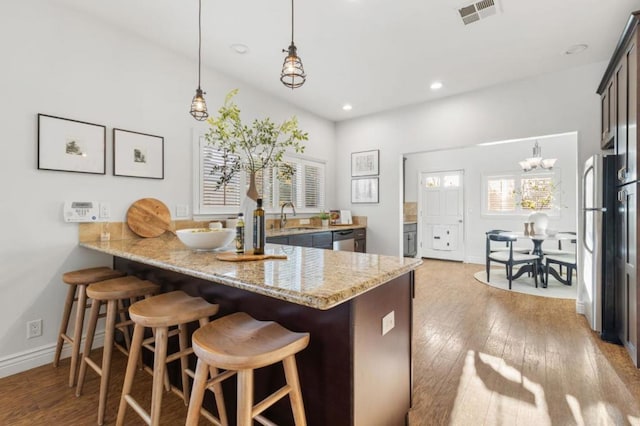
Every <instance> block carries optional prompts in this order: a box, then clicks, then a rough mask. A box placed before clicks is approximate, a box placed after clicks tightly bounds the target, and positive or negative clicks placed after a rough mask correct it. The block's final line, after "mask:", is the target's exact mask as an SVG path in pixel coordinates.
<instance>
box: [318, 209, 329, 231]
mask: <svg viewBox="0 0 640 426" xmlns="http://www.w3.org/2000/svg"><path fill="white" fill-rule="evenodd" d="M317 218H318V219H320V220H321V221H322V227H323V228H327V227H328V226H329V219H330V218H331V215H330V214H329V212H325V211H321V212H320V213H318V216H317Z"/></svg>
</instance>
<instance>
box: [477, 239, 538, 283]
mask: <svg viewBox="0 0 640 426" xmlns="http://www.w3.org/2000/svg"><path fill="white" fill-rule="evenodd" d="M517 239H518V238H517V237H516V236H515V235H505V234H500V233H498V234H489V233H487V240H488V241H489V243H491V242H492V241H495V242H497V243H498V242H500V243H504V244H506V246H507V247H508V251H507V250H501V251H494V252H491V253H489V255H488V256H487V281H489V272H490V263H491V262H496V263H502V264H503V265H505V267H506V268H507V279H508V280H509V290H511V282H512V281H513V267H514V265H527V264H528V265H531V271H532V272H533V281H534V282H535V284H536V288H537V287H538V266H539V263H538V262H539V261H540V258H539V257H538V256H537V255H535V254H527V253H520V252H518V251H516V250H514V248H513V243H514V242H515V241H516V240H517Z"/></svg>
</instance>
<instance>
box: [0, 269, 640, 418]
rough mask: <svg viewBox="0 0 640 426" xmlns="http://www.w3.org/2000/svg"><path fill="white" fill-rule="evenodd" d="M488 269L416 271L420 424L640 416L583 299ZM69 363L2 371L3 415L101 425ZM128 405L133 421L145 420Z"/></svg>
mask: <svg viewBox="0 0 640 426" xmlns="http://www.w3.org/2000/svg"><path fill="white" fill-rule="evenodd" d="M479 269H482V266H481V265H469V264H460V263H455V262H443V261H434V260H425V263H424V264H423V265H422V266H421V267H420V268H419V269H418V270H417V272H416V299H415V311H414V339H415V340H414V396H413V404H414V407H413V409H412V411H411V413H410V419H409V420H410V425H412V426H422V425H449V424H450V425H535V426H542V425H574V424H575V425H583V424H584V425H591V424H598V425H640V370H638V369H636V368H635V367H634V366H633V365H632V364H631V361H630V360H629V358H628V356H627V355H626V352H625V351H624V349H623V348H622V347H620V346H615V345H610V344H606V343H604V342H602V341H601V340H600V339H599V338H598V337H597V336H596V335H595V334H594V333H592V332H591V331H590V330H589V328H588V326H587V324H586V321H585V320H584V317H583V316H581V315H577V314H576V313H575V302H574V301H572V300H562V299H547V298H540V297H536V296H528V295H523V294H518V293H511V292H507V291H503V290H498V289H495V288H492V287H488V286H485V285H483V284H481V283H478V282H477V281H475V279H474V278H473V277H472V275H473V273H475V272H477V271H478V270H479ZM113 362H114V367H113V369H112V371H113V372H114V376H113V377H112V380H111V386H110V391H109V402H108V405H107V416H106V424H109V425H112V424H114V423H115V417H116V411H117V404H118V399H119V396H120V388H121V383H122V381H123V376H124V369H125V359H124V356H122V355H121V354H120V352H118V351H114V361H113ZM68 368H69V360H68V359H66V360H63V361H62V362H61V366H60V367H59V368H57V369H55V368H53V367H51V365H45V366H42V367H39V368H36V369H33V370H30V371H27V372H24V373H20V374H16V375H14V376H11V377H7V378H4V379H0V425H30V426H31V425H40V424H50V425H93V424H95V422H96V418H97V406H98V401H97V398H98V384H99V383H98V380H97V376H96V375H95V374H92V372H91V371H89V372H88V373H87V381H86V383H85V386H84V394H83V395H82V396H81V397H78V398H77V397H76V396H75V389H72V388H69V387H67V383H66V382H67V371H68ZM138 379H139V380H138ZM136 380H138V383H137V385H136V386H135V391H136V394H135V395H134V396H135V397H136V398H141V399H142V400H143V403H144V404H148V403H149V399H150V396H149V393H150V392H149V390H150V388H151V378H150V376H148V375H147V374H144V373H140V374H138V375H137V376H136ZM303 396H304V389H303ZM162 411H163V419H162V423H163V424H166V425H178V424H184V419H185V417H186V407H185V406H184V404H183V403H182V400H181V399H179V398H178V397H177V396H176V395H173V394H165V397H164V400H163V410H162ZM127 414H128V415H127V421H126V424H127V425H139V424H144V423H143V422H142V420H140V419H139V418H138V417H137V416H136V415H135V414H134V413H133V411H132V410H131V409H129V410H128V412H127ZM307 415H308V416H309V417H311V416H313V413H307ZM201 424H203V425H204V424H208V423H207V422H206V421H204V420H203V421H201ZM367 426H370V425H367ZM371 426H376V425H371ZM380 426H386V425H380Z"/></svg>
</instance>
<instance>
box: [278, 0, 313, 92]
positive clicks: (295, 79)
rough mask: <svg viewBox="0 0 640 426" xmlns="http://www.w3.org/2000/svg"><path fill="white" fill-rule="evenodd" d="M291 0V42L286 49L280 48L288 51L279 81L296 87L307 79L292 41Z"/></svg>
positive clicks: (293, 87) (292, 15)
mask: <svg viewBox="0 0 640 426" xmlns="http://www.w3.org/2000/svg"><path fill="white" fill-rule="evenodd" d="M293 17H294V13H293V0H291V44H290V45H289V49H288V50H284V49H283V50H282V51H283V52H288V53H287V57H286V58H284V63H283V64H282V72H281V73H280V81H281V82H282V84H284V85H285V86H287V87H289V88H291V89H296V88H298V87H300V86H302V85H303V84H304V82H305V81H306V80H307V75H306V74H305V73H304V67H303V66H302V60H301V59H300V57H299V56H298V50H297V48H296V45H295V43H294V42H293V28H294V26H293V24H294V20H293Z"/></svg>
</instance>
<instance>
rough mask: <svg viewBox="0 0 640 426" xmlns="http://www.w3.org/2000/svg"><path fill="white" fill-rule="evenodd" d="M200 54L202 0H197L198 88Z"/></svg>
mask: <svg viewBox="0 0 640 426" xmlns="http://www.w3.org/2000/svg"><path fill="white" fill-rule="evenodd" d="M201 56H202V0H198V89H200V73H201V68H202V67H201V65H200V61H201V59H200V58H201Z"/></svg>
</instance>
